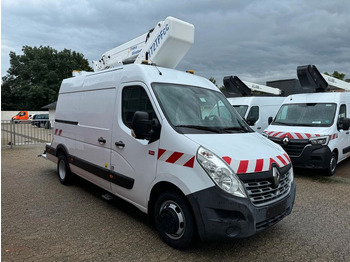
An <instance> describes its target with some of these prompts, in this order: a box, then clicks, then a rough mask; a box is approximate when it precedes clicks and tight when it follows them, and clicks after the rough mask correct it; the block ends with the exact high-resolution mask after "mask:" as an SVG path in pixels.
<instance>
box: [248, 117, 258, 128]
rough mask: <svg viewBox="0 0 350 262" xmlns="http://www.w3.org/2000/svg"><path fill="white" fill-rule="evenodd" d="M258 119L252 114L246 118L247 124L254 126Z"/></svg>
mask: <svg viewBox="0 0 350 262" xmlns="http://www.w3.org/2000/svg"><path fill="white" fill-rule="evenodd" d="M256 121H257V119H256V118H255V117H254V116H250V117H248V118H247V120H246V122H247V124H248V125H250V126H253V125H254V124H255V122H256Z"/></svg>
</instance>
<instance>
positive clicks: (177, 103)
mask: <svg viewBox="0 0 350 262" xmlns="http://www.w3.org/2000/svg"><path fill="white" fill-rule="evenodd" d="M152 87H153V89H154V91H155V93H156V96H157V98H158V101H159V103H160V105H161V107H162V109H163V112H164V113H165V115H166V117H167V119H168V121H169V122H170V123H171V125H172V126H174V128H175V129H176V130H177V131H179V132H181V133H208V132H211V133H213V132H214V133H236V132H237V133H241V132H251V129H250V128H249V127H248V126H247V124H246V123H245V122H244V121H243V120H242V118H241V117H240V116H239V115H238V113H237V112H236V111H235V110H234V108H233V107H232V106H231V105H230V103H229V102H228V101H227V100H226V98H225V97H224V95H223V94H222V93H220V92H216V91H214V90H210V89H206V88H200V87H194V86H184V85H175V84H160V83H154V84H153V85H152Z"/></svg>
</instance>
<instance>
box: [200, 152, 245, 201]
mask: <svg viewBox="0 0 350 262" xmlns="http://www.w3.org/2000/svg"><path fill="white" fill-rule="evenodd" d="M197 159H198V162H199V164H200V165H201V166H202V167H203V168H204V170H205V171H206V172H207V174H208V175H209V176H210V177H211V179H213V181H214V182H215V184H217V185H218V186H219V187H220V188H221V189H222V190H224V191H226V192H227V193H230V194H232V195H235V196H238V197H247V196H246V193H245V191H244V188H243V185H242V183H241V182H240V180H239V178H238V177H237V176H236V174H235V173H234V172H233V171H232V170H231V168H230V167H229V166H228V165H227V164H226V163H225V162H224V161H223V160H222V159H221V158H219V157H217V156H216V155H214V154H213V153H212V152H211V151H209V150H207V149H205V148H203V147H200V148H199V149H198V151H197Z"/></svg>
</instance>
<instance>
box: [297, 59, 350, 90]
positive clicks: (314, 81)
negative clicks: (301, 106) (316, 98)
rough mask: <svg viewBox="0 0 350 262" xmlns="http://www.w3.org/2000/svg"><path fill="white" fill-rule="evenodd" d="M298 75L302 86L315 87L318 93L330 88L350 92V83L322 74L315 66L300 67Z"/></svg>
mask: <svg viewBox="0 0 350 262" xmlns="http://www.w3.org/2000/svg"><path fill="white" fill-rule="evenodd" d="M297 74H298V78H299V81H300V84H301V85H302V86H309V87H314V88H315V91H316V92H320V91H321V92H322V91H325V90H326V89H327V88H328V86H331V87H336V88H340V89H344V90H347V91H350V83H347V82H345V81H342V80H340V79H337V78H334V77H332V76H328V75H325V74H322V73H320V72H319V71H318V69H317V68H316V66H314V65H306V66H298V67H297Z"/></svg>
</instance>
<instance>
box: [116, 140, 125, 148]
mask: <svg viewBox="0 0 350 262" xmlns="http://www.w3.org/2000/svg"><path fill="white" fill-rule="evenodd" d="M115 145H116V146H117V147H125V144H124V143H123V141H118V142H115Z"/></svg>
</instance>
